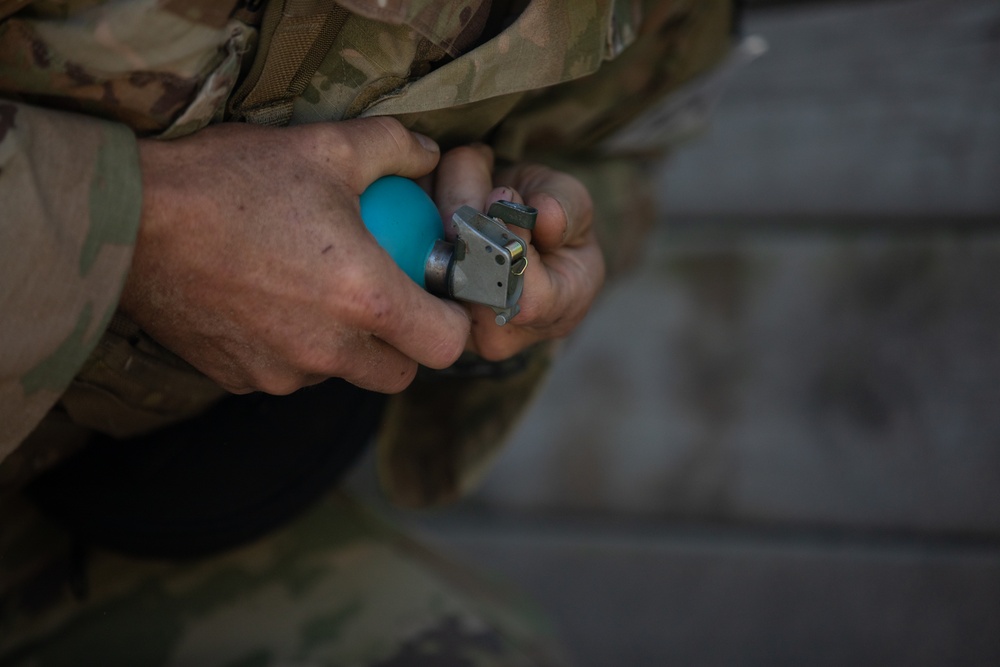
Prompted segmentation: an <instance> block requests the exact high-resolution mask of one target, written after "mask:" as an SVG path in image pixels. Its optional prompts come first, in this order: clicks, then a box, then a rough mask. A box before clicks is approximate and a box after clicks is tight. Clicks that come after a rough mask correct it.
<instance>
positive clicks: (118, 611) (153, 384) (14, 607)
mask: <svg viewBox="0 0 1000 667" xmlns="http://www.w3.org/2000/svg"><path fill="white" fill-rule="evenodd" d="M234 5H235V3H234V2H228V3H227V2H209V1H208V0H0V276H2V281H0V350H2V352H0V461H2V465H0V526H3V534H2V535H0V563H2V564H0V586H2V588H0V594H2V596H3V597H2V600H0V604H2V606H0V664H7V661H9V662H10V664H21V663H22V662H24V663H25V664H34V663H37V664H49V663H52V664H58V663H60V662H61V661H63V662H65V661H68V662H74V663H75V664H79V654H78V653H75V651H77V650H91V649H92V648H93V647H94V646H95V644H94V642H100V641H102V640H101V638H102V637H108V636H116V637H121V638H122V641H118V642H116V643H115V644H114V647H113V648H111V647H109V645H107V644H105V648H104V649H103V652H101V653H100V654H99V655H100V656H101V660H100V662H101V663H102V664H108V663H110V664H116V662H117V663H120V664H149V663H150V661H151V656H156V657H155V658H154V660H159V661H163V662H174V663H179V664H320V663H322V664H386V665H389V664H406V663H404V662H402V659H401V658H400V656H402V655H405V654H407V651H409V652H410V654H411V655H412V656H416V655H417V654H418V653H419V652H420V651H423V650H425V649H426V650H428V651H432V652H433V651H435V650H439V649H440V650H441V651H445V652H447V651H449V650H452V649H454V651H457V653H454V656H455V657H454V659H453V661H452V662H446V661H442V662H440V663H435V664H470V665H473V664H484V665H485V664H540V663H544V660H543V659H542V658H541V657H539V656H542V655H544V654H545V653H546V651H545V650H544V649H542V648H540V646H541V645H542V644H543V643H544V640H541V639H539V637H538V636H536V635H533V634H532V633H531V632H529V631H528V630H526V629H525V625H524V622H523V621H522V620H520V618H519V617H516V616H510V615H509V614H506V613H505V612H503V611H501V607H502V605H500V604H498V603H497V600H498V599H499V598H498V596H496V595H494V594H493V593H492V592H490V589H489V587H484V586H482V585H481V584H474V585H473V584H469V583H468V582H467V581H459V580H458V578H459V575H457V574H456V573H455V572H454V571H452V570H450V569H449V568H442V567H440V566H438V565H436V560H435V559H434V558H433V557H430V556H428V555H427V554H425V553H424V552H423V551H421V550H420V549H418V548H417V547H415V546H414V545H412V544H411V543H409V542H407V541H406V540H404V539H403V538H401V537H399V536H397V535H395V534H393V533H392V532H391V531H390V530H388V529H386V528H385V527H384V526H381V525H379V524H378V522H377V521H376V520H374V519H372V518H371V517H369V516H368V515H366V514H365V512H364V511H363V510H361V509H359V508H357V507H356V506H354V505H352V504H351V503H350V502H349V501H347V500H345V499H344V498H342V497H341V496H339V495H334V496H331V497H330V498H328V499H327V500H326V501H325V502H324V503H323V504H321V505H320V506H318V507H317V508H315V509H313V510H310V512H309V513H308V514H307V515H305V516H303V517H302V518H300V519H297V520H296V521H295V522H294V523H293V524H292V525H290V526H286V527H285V528H283V529H281V530H280V531H278V532H277V533H276V534H274V535H272V536H269V537H268V538H267V539H266V540H263V541H261V542H258V543H257V544H254V545H250V546H247V547H244V548H242V549H238V550H236V551H233V552H229V553H225V554H221V555H218V556H215V557H212V558H208V559H205V560H203V561H200V562H195V563H189V562H188V563H163V562H155V561H154V562H142V561H134V560H129V559H125V558H124V557H121V556H116V555H115V554H112V553H108V552H103V551H101V550H95V549H88V550H85V551H86V552H87V560H86V563H85V564H84V565H83V566H81V565H80V564H79V562H78V561H79V560H80V559H79V558H78V556H79V547H78V546H74V545H73V544H72V541H71V540H70V538H69V537H68V536H67V535H66V534H65V533H63V532H62V531H60V530H59V529H57V528H55V527H53V526H51V525H50V524H48V523H47V522H46V520H45V519H42V518H40V517H38V516H37V514H36V513H35V512H34V510H32V509H31V508H30V507H28V505H27V504H26V503H25V502H24V500H23V499H22V498H20V497H19V495H18V492H17V490H18V489H19V488H20V487H21V486H23V484H24V483H25V481H26V480H28V479H31V478H32V477H34V476H35V475H37V474H38V473H39V471H41V470H44V469H45V468H46V467H48V466H49V465H51V464H52V462H54V461H56V460H58V459H59V458H60V457H61V456H63V455H65V453H66V452H69V451H72V450H73V449H74V448H77V447H80V446H82V445H84V444H86V442H87V440H88V437H89V434H90V433H91V432H93V430H98V431H101V432H105V433H110V434H113V435H115V436H129V435H134V434H138V433H144V432H148V431H150V430H153V429H156V428H158V427H161V426H163V425H165V424H169V423H172V422H176V421H178V420H183V419H185V418H188V417H190V416H192V415H195V414H197V413H199V412H201V411H202V410H204V409H205V408H206V406H208V405H211V404H213V403H214V402H215V401H217V400H218V399H219V398H220V397H221V396H222V392H221V390H220V389H219V388H218V387H216V386H214V385H213V384H212V383H211V382H210V381H208V380H207V379H206V378H204V377H203V376H200V375H199V374H198V373H197V372H196V371H194V369H192V368H191V367H190V366H188V365H187V364H185V363H184V362H183V360H180V359H178V358H176V357H175V356H174V355H172V354H171V353H170V352H169V351H168V350H165V349H163V348H162V347H160V346H159V345H157V344H156V342H155V341H153V340H151V339H149V338H148V337H147V336H145V335H144V334H143V333H142V332H140V331H137V329H136V328H135V326H134V325H132V324H131V323H130V322H128V321H127V319H125V318H123V317H122V316H120V315H116V312H115V311H116V304H117V299H118V295H119V292H120V289H121V285H122V283H123V280H124V276H125V274H126V272H127V270H128V268H129V264H130V259H131V248H132V244H133V243H134V239H135V235H136V231H137V227H138V223H139V212H140V203H141V197H142V193H141V183H140V179H139V168H138V157H137V150H136V143H135V141H136V139H135V138H136V136H137V135H138V136H152V137H162V138H164V139H169V138H175V137H181V136H185V135H188V134H191V133H193V132H197V131H198V130H200V129H201V128H203V127H205V126H206V125H208V124H210V123H214V122H219V121H222V120H242V121H247V122H257V123H268V124H286V123H292V124H295V123H307V122H316V121H321V120H339V119H344V118H352V117H365V116H375V115H392V116H395V117H396V118H398V119H400V120H401V121H402V122H403V123H404V125H406V126H407V127H410V128H411V129H414V130H416V131H420V132H423V133H425V134H428V135H430V136H432V137H434V138H435V139H437V140H438V141H439V142H440V143H441V144H442V146H443V147H444V148H447V147H449V146H454V145H459V144H462V143H467V142H470V141H481V140H486V141H488V142H489V143H490V144H491V145H492V146H493V147H494V149H495V150H496V152H497V155H498V157H499V158H500V159H502V160H512V161H513V160H523V159H532V160H541V161H548V162H551V163H553V164H557V165H558V166H559V167H560V168H563V169H566V170H569V171H572V172H573V173H575V174H576V175H577V176H578V177H580V178H581V179H582V180H583V181H584V182H585V183H586V184H588V186H589V187H590V188H591V190H592V192H594V193H595V195H596V197H595V200H596V204H597V214H598V215H597V224H598V233H599V237H600V240H601V243H602V247H604V249H605V252H606V255H607V259H608V264H609V268H610V269H611V270H612V271H614V270H616V269H618V268H620V267H621V266H622V265H624V264H625V263H627V261H628V258H629V257H630V256H632V254H634V250H635V247H636V245H637V243H636V239H638V238H641V232H642V227H643V223H645V222H647V221H648V220H649V215H648V213H649V208H648V207H649V202H650V197H649V196H648V195H649V193H648V192H645V193H644V192H643V191H642V189H641V188H642V186H641V185H638V184H641V183H642V182H643V179H642V178H641V176H642V174H643V172H644V168H645V161H644V158H645V157H650V156H654V155H656V154H658V153H659V152H660V151H661V150H662V149H663V148H664V146H662V145H658V144H656V143H655V142H652V143H651V144H650V145H649V146H648V147H646V148H647V149H648V150H646V151H644V152H647V153H648V156H644V155H641V156H636V155H628V156H622V155H611V154H608V153H607V152H606V151H604V150H603V148H602V146H603V144H602V142H603V141H604V140H605V139H606V138H607V137H609V136H610V135H612V134H613V133H614V132H615V131H616V130H618V129H619V128H621V127H623V126H625V125H627V124H628V123H629V121H631V120H632V119H633V118H634V117H635V116H636V115H637V114H639V113H640V112H641V111H642V110H643V109H645V108H646V107H648V106H649V105H650V104H652V103H653V102H655V101H657V100H659V99H661V98H662V97H664V95H666V94H667V93H669V92H670V91H671V90H673V89H675V88H676V87H678V86H679V85H681V84H683V83H685V82H687V81H689V80H691V79H692V78H693V77H695V76H696V75H697V74H699V73H701V72H703V71H705V70H706V69H707V68H708V67H710V66H711V65H712V64H713V63H715V62H716V61H718V59H719V58H720V57H721V56H722V55H723V54H724V53H725V52H726V50H727V48H728V40H727V36H728V32H729V24H730V21H731V10H730V4H729V2H726V1H724V0H702V1H698V0H663V1H657V0H646V1H641V0H591V1H590V2H578V3H571V2H569V1H568V0H531V2H523V3H519V2H510V3H508V4H507V5H502V4H501V3H498V2H494V3H493V11H492V12H491V3H489V2H485V1H484V0H379V1H378V2H374V1H367V0H343V1H342V2H340V3H339V4H337V5H335V4H334V3H332V2H329V1H327V0H284V1H282V0H271V1H270V2H268V3H267V4H266V6H265V3H263V2H246V3H240V4H239V5H238V6H234ZM522 5H523V6H522ZM496 16H499V18H500V19H509V20H504V21H502V25H499V26H498V27H497V26H496V25H495V18H496ZM484 30H488V31H491V32H490V33H489V34H484ZM289 62H293V63H295V64H296V66H293V67H289ZM626 100H627V101H628V102H629V103H628V104H623V103H622V102H623V101H626ZM625 183H628V184H629V185H630V187H629V189H628V191H627V192H624V194H622V193H617V194H616V195H615V196H604V195H605V194H607V193H609V192H613V191H614V189H615V188H616V187H617V186H618V185H620V184H625ZM550 356H551V355H550V348H549V346H540V347H539V348H537V349H536V350H533V351H532V353H531V354H530V355H528V358H527V359H526V361H525V363H524V365H523V367H522V368H520V369H519V370H518V372H515V373H512V374H506V375H504V376H502V377H493V378H470V377H462V376H456V375H452V376H445V377H439V376H437V375H436V374H426V375H421V377H419V378H418V380H417V381H416V382H415V383H414V385H413V386H412V387H411V388H410V389H409V390H408V391H406V392H404V393H403V394H402V395H401V396H399V397H396V398H394V399H393V402H392V404H391V405H390V408H389V410H388V413H387V415H386V419H385V426H384V427H383V429H382V430H381V434H380V436H379V466H380V471H381V473H382V478H383V483H384V485H385V487H386V489H387V491H388V493H389V495H390V496H391V497H392V498H394V499H395V500H397V501H398V502H402V503H406V504H411V505H428V504H434V503H440V502H444V501H447V500H451V499H453V498H455V497H457V496H458V495H460V494H461V493H462V492H463V491H464V490H466V489H468V488H469V486H470V485H471V484H472V483H473V482H474V480H475V479H476V478H477V477H478V476H479V475H480V474H481V472H482V471H483V470H484V468H485V466H486V464H487V462H488V461H489V459H490V458H491V456H492V455H493V454H494V452H495V450H496V446H497V444H498V443H499V442H500V440H502V437H503V436H504V435H505V433H506V432H507V431H508V430H509V429H510V427H511V425H512V424H513V422H514V420H515V419H516V417H517V415H518V414H519V413H520V412H521V410H522V409H523V407H524V405H525V404H526V403H527V402H528V400H529V399H530V396H531V394H532V391H533V390H534V388H536V387H537V386H538V384H539V381H540V380H541V378H542V377H543V376H544V374H545V370H546V368H547V366H548V361H549V358H550ZM74 563H75V564H74ZM81 567H82V568H83V569H82V571H83V572H84V573H85V576H84V577H82V579H84V580H85V581H86V584H87V585H86V588H88V590H87V591H84V592H85V593H86V595H82V592H81V590H79V589H80V586H76V588H77V589H78V590H76V594H77V598H83V600H82V601H81V600H77V601H73V600H74V598H73V595H74V593H73V589H74V586H72V585H70V584H71V583H72V582H73V581H74V580H76V579H80V577H79V576H76V575H78V574H79V570H80V569H81ZM74 568H75V569H74ZM74 572H76V574H73V573H74ZM69 575H72V576H69ZM382 577H389V579H386V580H385V581H383V580H382V579H381V578H382ZM470 581H471V580H470ZM456 582H457V583H456ZM467 589H472V590H476V591H477V592H476V593H475V594H473V595H469V594H468V593H466V592H465V591H466V590H467ZM393 591H396V592H400V591H405V593H401V594H399V595H396V596H394V595H391V593H392V592H393ZM501 597H502V596H501ZM466 598H467V600H466V601H462V600H465V599H466ZM371 600H378V602H377V603H371ZM471 600H476V601H475V602H472V601H471ZM240 627H248V628H252V630H251V632H252V633H253V634H254V640H255V641H253V642H249V643H247V642H240V641H237V640H236V639H235V638H234V637H235V633H236V632H238V628H240ZM264 627H266V628H268V631H267V632H265V631H263V630H261V629H260V628H264ZM282 629H284V630H287V632H284V633H283V632H282ZM272 630H273V632H272ZM120 633H125V634H120ZM128 633H134V635H133V636H132V638H129V634H128ZM154 635H155V637H154ZM293 635H294V641H293ZM501 635H503V636H501ZM390 637H391V639H389V638H390ZM455 638H457V639H458V640H460V641H458V643H457V644H456V643H455V642H451V643H449V642H450V641H451V639H455ZM154 640H155V641H154ZM123 641H124V642H126V643H129V642H131V643H129V644H128V645H127V646H126V645H125V644H123V643H122V642H123ZM157 642H159V643H157ZM88 647H90V648H88ZM428 647H430V648H428ZM435 647H437V648H435ZM442 647H445V648H442ZM456 647H457V648H456ZM119 649H120V650H121V652H120V653H119V652H118V651H119ZM133 649H134V650H133ZM130 651H132V652H130ZM187 651H190V652H187ZM413 652H416V653H413ZM518 652H520V653H518ZM94 655H97V654H94ZM441 655H444V654H441ZM515 655H516V656H517V657H515ZM192 656H196V657H192ZM394 656H395V658H394ZM532 656H535V657H532ZM74 657H76V659H77V660H75V661H74ZM396 658H399V659H398V660H397V661H396V662H393V660H394V659H396ZM536 658H537V661H536V662H532V661H533V660H535V659H536ZM414 659H416V658H414Z"/></svg>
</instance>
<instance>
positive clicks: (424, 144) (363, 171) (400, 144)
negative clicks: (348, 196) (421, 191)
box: [339, 116, 441, 193]
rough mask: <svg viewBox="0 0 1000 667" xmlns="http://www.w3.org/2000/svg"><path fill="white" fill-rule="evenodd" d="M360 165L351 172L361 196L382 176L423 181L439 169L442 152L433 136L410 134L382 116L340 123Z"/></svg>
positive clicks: (351, 168)
mask: <svg viewBox="0 0 1000 667" xmlns="http://www.w3.org/2000/svg"><path fill="white" fill-rule="evenodd" d="M339 125H340V129H341V130H342V131H343V134H344V136H343V139H344V141H346V142H347V143H348V144H349V145H350V146H351V148H352V151H351V154H352V155H354V156H355V158H356V162H355V164H353V165H347V166H349V167H350V169H349V170H348V171H349V172H350V173H351V174H353V179H352V180H353V182H352V183H351V186H353V187H354V188H355V189H356V190H357V192H358V193H360V192H362V191H363V190H364V189H365V188H367V187H368V186H369V185H371V184H372V182H373V181H375V180H376V179H378V178H381V177H382V176H388V175H390V174H395V175H397V176H404V177H406V178H419V177H420V176H424V175H425V174H429V173H430V172H431V171H433V170H434V167H436V166H437V163H438V159H439V158H440V157H441V150H440V149H439V148H438V145H437V144H436V143H435V142H434V140H433V139H431V138H430V137H426V136H424V135H422V134H416V133H414V132H410V131H409V130H407V129H406V128H405V127H403V125H402V123H400V122H399V121H398V120H396V119H395V118H390V117H388V116H380V117H376V118H358V119H354V120H348V121H343V122H342V123H339Z"/></svg>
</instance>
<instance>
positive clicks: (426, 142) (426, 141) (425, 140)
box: [413, 132, 441, 153]
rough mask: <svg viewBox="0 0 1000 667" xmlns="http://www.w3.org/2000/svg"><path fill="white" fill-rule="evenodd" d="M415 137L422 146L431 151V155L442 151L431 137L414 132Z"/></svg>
mask: <svg viewBox="0 0 1000 667" xmlns="http://www.w3.org/2000/svg"><path fill="white" fill-rule="evenodd" d="M413 136H415V137H416V138H417V141H419V142H420V145H421V146H423V147H424V148H426V149H427V150H429V151H430V152H431V153H437V152H439V151H440V150H441V149H440V148H439V147H438V145H437V142H436V141H434V140H433V139H431V138H430V137H428V136H426V135H423V134H420V133H419V132H414V133H413Z"/></svg>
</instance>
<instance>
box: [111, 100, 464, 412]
mask: <svg viewBox="0 0 1000 667" xmlns="http://www.w3.org/2000/svg"><path fill="white" fill-rule="evenodd" d="M438 158H439V153H438V149H437V147H436V146H435V145H434V144H433V142H430V141H429V140H425V139H424V138H420V137H417V136H416V135H414V134H411V133H410V132H408V131H406V130H405V129H404V128H403V127H402V126H401V125H400V124H399V123H398V122H396V121H394V120H392V119H366V120H356V121H347V122H342V123H323V124H315V125H307V126H299V127H292V128H262V127H254V126H248V125H235V124H234V125H219V126H215V127H210V128H208V129H206V130H204V131H202V132H199V133H198V134H196V135H193V136H191V137H189V138H185V139H180V140H177V141H169V142H158V141H152V140H149V141H141V142H140V159H141V165H142V170H143V175H142V176H143V190H144V197H143V219H142V224H141V227H140V230H139V238H138V241H137V243H136V249H135V257H134V260H133V264H132V270H131V272H130V274H129V277H128V279H127V282H126V285H125V289H124V292H123V295H122V300H121V308H122V310H123V311H124V312H126V313H127V314H128V315H130V316H131V317H132V318H133V319H134V320H135V321H136V323H137V324H139V325H140V326H141V327H143V328H144V329H145V330H146V331H148V332H149V333H150V335H152V336H153V337H154V338H155V339H156V340H158V341H159V342H160V343H162V344H163V345H164V346H166V347H167V348H169V349H171V350H172V351H174V352H175V353H176V354H178V355H179V356H180V357H182V358H183V359H185V360H187V361H188V362H189V363H191V364H192V365H194V366H195V367H196V368H198V369H199V370H201V371H202V372H204V373H205V374H206V375H208V376H209V377H210V378H212V379H213V380H215V381H216V382H218V383H219V384H220V385H221V386H222V387H224V388H225V389H227V390H229V391H232V392H237V393H242V392H248V391H254V390H261V391H265V392H268V393H273V394H284V393H288V392H291V391H294V390H296V389H298V388H300V387H302V386H305V385H308V384H313V383H316V382H320V381H322V380H324V379H326V378H329V377H342V378H345V379H346V380H348V381H350V382H352V383H354V384H356V385H358V386H361V387H365V388H368V389H375V390H378V391H385V392H394V391H400V390H402V389H403V388H405V387H406V386H407V385H408V384H409V383H410V381H411V380H412V379H413V377H414V375H415V373H416V369H417V364H418V363H420V364H424V365H426V366H429V367H432V368H443V367H447V366H449V365H450V364H451V363H453V362H454V360H455V359H456V358H457V357H458V356H459V355H460V354H461V352H462V350H463V349H464V347H465V344H466V340H467V337H468V334H469V318H468V315H467V314H466V312H465V311H464V310H463V309H462V308H461V307H459V306H458V305H457V304H455V303H452V302H447V301H444V300H441V299H438V298H436V297H433V296H431V295H429V294H428V293H427V292H424V291H423V290H421V289H420V288H419V287H417V285H416V284H414V283H413V281H412V280H410V279H409V278H407V277H406V275H405V274H404V273H403V272H402V271H400V269H399V268H397V266H396V265H395V263H393V261H392V260H391V259H390V258H389V256H388V255H387V254H386V253H385V252H383V251H382V250H381V248H379V247H378V245H377V244H376V243H375V241H374V239H373V238H372V237H371V235H370V234H368V232H367V230H365V228H364V227H363V225H362V222H361V219H360V215H359V209H358V195H359V194H360V193H361V192H363V191H364V189H365V188H366V187H367V186H368V185H369V184H370V183H371V182H372V181H374V180H375V179H377V178H379V177H381V176H384V175H388V174H399V175H401V176H406V177H410V178H416V177H419V176H421V175H424V174H426V173H428V172H429V171H431V170H432V169H433V168H434V166H435V165H436V164H437V162H438Z"/></svg>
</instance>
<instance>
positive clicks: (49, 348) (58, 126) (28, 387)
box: [0, 99, 142, 460]
mask: <svg viewBox="0 0 1000 667" xmlns="http://www.w3.org/2000/svg"><path fill="white" fill-rule="evenodd" d="M141 200H142V196H141V179H140V177H139V164H138V153H137V149H136V142H135V138H134V135H133V134H132V132H131V131H130V130H129V129H128V128H126V127H125V126H123V125H119V124H116V123H111V122H107V121H103V120H96V119H92V118H88V117H84V116H81V115H77V114H70V113H64V112H58V111H50V110H44V109H38V108H35V107H31V106H28V105H24V104H20V103H17V102H11V101H5V100H3V99H0V460H3V459H4V458H5V457H6V456H7V455H8V454H9V453H10V452H11V451H13V450H14V448H15V447H17V445H18V443H19V442H20V441H21V440H23V439H24V437H25V436H26V435H27V434H28V433H30V432H31V430H32V429H33V428H34V427H35V426H36V424H37V423H38V422H39V421H40V420H41V419H42V417H44V415H45V413H46V412H47V411H48V410H49V409H50V408H51V407H52V405H53V404H54V403H55V402H56V400H57V399H58V398H59V395H60V394H61V393H62V391H63V390H64V389H65V387H66V386H67V385H68V384H69V382H70V380H71V379H72V378H73V375H74V374H75V373H76V371H77V369H78V368H79V367H80V366H81V365H82V364H83V363H84V361H85V360H86V358H87V355H88V354H89V353H90V351H91V349H92V348H93V347H94V345H95V344H96V343H97V341H98V339H99V338H100V336H101V333H102V332H103V331H104V329H105V327H106V326H107V323H108V321H109V319H110V318H111V316H112V314H113V313H114V310H115V306H116V304H117V301H118V296H119V292H120V290H121V285H122V282H123V280H124V276H125V274H126V272H127V271H128V268H129V264H130V261H131V256H132V244H133V243H134V239H135V234H136V231H137V229H138V226H139V217H140V210H141Z"/></svg>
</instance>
